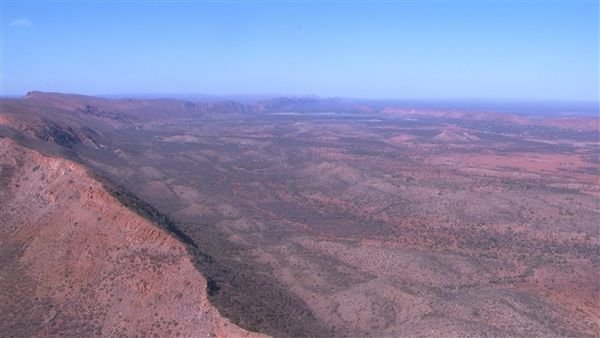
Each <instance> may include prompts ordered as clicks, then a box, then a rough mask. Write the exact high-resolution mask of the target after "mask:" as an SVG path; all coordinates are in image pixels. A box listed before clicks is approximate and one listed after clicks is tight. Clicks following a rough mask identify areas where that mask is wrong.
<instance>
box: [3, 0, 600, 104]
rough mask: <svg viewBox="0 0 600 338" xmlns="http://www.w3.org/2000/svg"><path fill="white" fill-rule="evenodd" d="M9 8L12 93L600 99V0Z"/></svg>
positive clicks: (6, 57)
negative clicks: (33, 91) (34, 91)
mask: <svg viewBox="0 0 600 338" xmlns="http://www.w3.org/2000/svg"><path fill="white" fill-rule="evenodd" d="M0 6H1V15H0V18H1V22H0V28H1V33H0V35H1V46H0V47H1V48H0V52H1V61H0V71H1V72H0V73H1V74H0V84H1V88H0V94H2V95H23V94H25V93H26V92H28V91H31V90H41V91H53V92H69V93H80V94H89V95H117V94H188V93H195V94H213V95H235V94H280V95H319V96H335V97H357V98H394V99H395V98H398V99H415V98H417V99H469V98H473V99H476V98H477V99H519V100H575V101H598V99H599V98H598V96H599V91H600V88H599V65H598V64H599V40H600V39H599V2H598V0H595V1H577V0H568V1H511V0H508V1H485V0H482V1H464V0H463V1H443V0H432V1H402V0H400V1H379V2H377V1H375V2H365V1H339V2H332V1H330V2H321V1H308V2H300V1H286V2H283V1H262V2H256V1H255V2H253V1H215V2H206V1H204V2H199V1H190V0H188V1H87V2H84V1H83V0H82V1H69V0H63V1H55V2H52V1H26V0H18V1H11V0H2V1H0Z"/></svg>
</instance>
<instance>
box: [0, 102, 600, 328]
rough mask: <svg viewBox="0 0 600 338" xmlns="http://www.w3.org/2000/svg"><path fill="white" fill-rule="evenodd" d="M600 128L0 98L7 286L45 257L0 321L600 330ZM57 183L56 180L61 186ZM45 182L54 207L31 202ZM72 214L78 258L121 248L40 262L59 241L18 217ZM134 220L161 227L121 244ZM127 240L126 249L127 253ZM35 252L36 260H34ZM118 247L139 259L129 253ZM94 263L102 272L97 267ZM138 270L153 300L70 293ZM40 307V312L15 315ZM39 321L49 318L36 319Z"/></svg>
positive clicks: (46, 224)
mask: <svg viewBox="0 0 600 338" xmlns="http://www.w3.org/2000/svg"><path fill="white" fill-rule="evenodd" d="M599 128H600V120H599V119H598V118H597V117H580V116H579V117H552V118H532V117H525V116H522V115H510V114H498V113H487V112H478V113H473V112H461V111H456V110H453V111H447V110H432V109H430V110H425V109H420V110H415V109H407V108H403V107H399V106H378V105H370V104H368V103H360V102H353V101H344V100H337V99H315V98H280V99H274V100H268V101H263V102H258V103H253V104H241V103H237V102H232V101H227V102H204V103H195V102H189V101H178V100H166V99H165V100H130V99H112V100H109V99H103V98H95V97H86V96H77V95H66V94H50V93H39V92H34V93H30V94H28V95H27V96H26V97H25V98H22V99H3V102H2V111H1V113H0V137H2V139H0V141H1V142H2V143H1V145H2V148H1V150H2V155H1V156H2V157H1V158H2V161H1V164H2V189H3V190H2V193H3V195H2V201H0V207H1V208H0V211H1V212H2V214H3V215H2V219H3V220H4V219H10V220H12V221H11V222H3V224H2V229H1V231H2V235H3V237H2V238H3V239H2V241H3V243H2V248H1V249H0V250H1V251H0V253H1V254H2V258H3V261H7V262H9V263H7V264H4V263H3V264H2V267H1V268H0V269H1V271H0V272H1V273H2V283H3V289H5V290H18V289H19V283H20V278H25V277H22V276H29V277H27V278H33V277H31V276H32V275H33V276H40V275H44V276H47V272H46V271H44V269H54V270H53V272H52V274H51V275H52V278H50V277H44V278H41V279H40V278H38V282H37V283H38V284H42V286H43V287H45V289H44V291H43V293H42V294H43V295H44V296H43V297H41V296H40V297H38V298H31V299H27V300H26V301H23V300H22V299H21V298H19V297H24V296H23V295H25V294H27V293H28V292H29V291H19V292H22V294H21V293H19V292H17V291H13V292H11V295H10V296H9V295H3V298H6V299H9V300H10V301H3V302H2V304H3V305H0V309H1V310H2V311H1V313H2V314H1V315H0V316H1V318H0V331H2V332H9V335H11V334H12V335H19V332H22V331H18V330H19V327H21V326H22V325H26V324H25V322H22V321H31V322H35V323H34V324H35V325H33V326H34V327H38V326H39V327H40V329H39V330H40V331H36V332H37V334H42V335H43V334H45V333H48V332H50V333H54V334H59V335H60V334H61V332H62V333H65V332H67V333H71V334H72V333H73V332H74V331H68V330H69V326H68V324H66V323H68V322H69V321H68V320H66V319H64V320H63V321H62V322H61V321H56V320H60V319H61V318H68V316H67V315H68V313H66V314H65V313H62V315H63V317H61V313H59V312H57V311H60V309H63V311H75V312H76V309H77V308H78V306H79V307H84V308H94V304H96V303H102V304H113V302H115V300H116V301H118V302H122V301H123V299H124V300H125V302H133V303H135V304H137V306H138V308H139V307H153V308H156V309H158V311H156V312H157V313H159V314H161V316H162V313H169V316H173V317H176V316H177V314H176V313H175V314H174V312H173V311H174V310H173V309H181V308H185V309H187V310H186V311H192V312H193V311H199V312H201V313H202V315H199V317H194V318H196V319H194V320H195V322H194V323H197V326H193V325H191V324H189V321H188V322H186V321H185V320H184V319H182V320H181V324H178V325H179V328H175V324H173V323H174V322H175V321H176V318H171V317H169V316H167V315H165V323H167V322H168V324H163V326H162V327H158V328H157V327H151V328H149V327H146V326H144V325H145V324H144V318H138V317H136V314H134V313H129V314H128V313H127V311H125V310H121V311H124V316H125V317H127V316H130V317H131V319H132V321H133V320H137V323H138V324H135V325H134V324H128V325H125V327H124V328H123V329H122V330H124V331H123V332H119V331H115V329H114V327H115V326H116V325H117V324H116V323H119V320H120V319H119V318H116V317H115V318H113V317H110V316H108V315H107V314H104V315H103V317H102V318H105V319H102V320H95V321H93V323H94V324H93V325H92V324H90V323H88V324H90V325H89V330H90V332H96V333H99V334H103V335H112V334H119V333H123V334H125V335H131V334H132V332H135V331H136V330H141V329H145V330H150V331H149V332H152V333H156V334H158V335H160V336H165V335H170V334H172V335H175V334H177V333H180V334H181V335H186V334H189V332H193V330H194V329H199V328H202V327H204V328H207V329H206V330H205V332H208V333H210V334H217V335H224V336H227V335H229V336H237V335H241V334H244V335H250V334H251V333H248V332H246V331H243V330H248V331H254V332H259V333H264V334H267V335H273V336H298V337H300V336H306V337H325V336H346V337H366V336H370V337H388V336H411V337H415V336H435V337H440V336H461V337H464V336H494V337H501V336H510V337H523V336H590V337H594V336H598V334H599V332H600V275H599V271H600V235H599V223H598V218H599V216H600V215H599V213H600V202H599V201H600V200H599V198H600V181H599V180H600V140H599V136H600V129H599ZM46 156H49V157H46ZM42 158H43V160H41V159H42ZM52 161H58V162H59V163H64V162H65V161H67V162H68V163H70V164H68V165H67V164H61V165H62V166H65V165H66V166H68V167H69V166H76V167H77V168H78V169H77V170H76V171H77V172H78V174H77V175H75V176H74V177H73V178H70V180H72V181H74V182H75V183H74V184H76V185H77V184H80V183H79V181H81V180H85V182H86V187H87V185H88V184H92V183H89V180H93V181H94V182H97V183H93V184H92V185H93V186H94V187H95V188H94V189H99V191H104V192H105V193H103V195H101V196H104V197H103V202H102V203H103V204H101V205H100V206H96V207H95V208H96V209H93V208H92V209H90V204H89V203H88V204H86V202H85V201H83V202H82V198H83V197H82V196H87V197H86V198H89V195H88V194H84V193H83V190H85V189H87V188H86V187H79V188H78V187H77V186H73V185H72V184H68V183H65V182H63V183H61V184H58V183H56V182H54V181H52V179H54V178H53V177H54V176H53V175H52V174H51V173H46V171H48V170H51V169H52V168H55V167H56V166H57V165H54V166H53V165H50V164H48V162H52ZM36 166H37V168H38V169H35V170H34V169H33V168H36ZM48 166H50V167H48ZM59 166H60V165H59ZM48 168H50V169H48ZM79 168H81V169H79ZM84 168H85V169H84ZM86 170H87V171H89V172H88V173H85V174H82V173H81V172H83V171H86ZM15 173H18V174H15ZM44 173H46V175H45V176H44V179H45V180H46V181H39V180H41V176H40V175H42V174H44ZM38 176H39V177H38ZM55 176H56V175H55ZM23 177H28V182H29V183H26V182H23V181H22V180H23ZM66 182H68V180H67V181H66ZM48 187H56V188H54V189H53V190H52V195H53V196H52V197H49V195H47V194H49V193H50V192H48V191H47V190H48V189H49V188H48ZM36 189H37V190H36ZM74 189H75V191H76V192H77V193H75V192H74ZM78 189H79V190H78ZM81 189H83V190H81ZM34 190H35V191H34ZM38 190H40V191H42V192H43V193H44V194H46V195H44V196H45V197H44V198H45V199H44V201H45V202H41V201H37V200H34V199H32V197H31V196H30V197H27V198H26V197H23V196H29V195H27V194H36V193H37V194H38V195H39V194H41V192H38ZM80 190H81V191H80ZM82 194H83V195H82ZM67 195H69V196H70V195H74V196H75V195H76V196H79V197H76V198H75V197H74V198H73V199H72V200H71V198H67V197H65V196H67ZM36 201H37V202H36ZM57 201H60V203H62V204H57V203H59V202H57ZM31 203H34V204H31ZM35 203H38V204H35ZM47 205H60V208H62V209H61V210H70V211H69V212H74V213H75V214H74V216H72V217H71V218H70V219H69V218H64V216H61V217H63V218H56V221H55V222H54V223H53V222H52V221H51V220H52V219H50V221H48V219H47V218H33V220H34V221H35V222H34V221H32V218H27V217H26V216H28V215H29V214H27V212H26V210H33V209H38V208H42V207H45V208H48V206H47ZM123 209H126V210H127V212H126V211H124V210H123ZM24 210H25V211H24ZM71 210H85V212H86V213H87V214H83V215H82V214H81V213H79V214H77V212H75V211H71ZM90 210H92V211H93V212H94V213H96V214H97V216H96V214H89V213H91V212H92V211H90ZM48 212H49V213H50V215H55V216H52V217H58V216H56V215H58V214H59V212H58V211H56V210H54V211H48ZM28 217H29V216H28ZM136 217H139V218H140V219H139V220H138V218H136ZM74 219H78V221H77V222H79V223H78V226H76V227H70V228H69V231H70V233H73V232H75V233H77V231H80V232H81V233H77V234H76V235H72V236H74V237H73V238H76V239H77V240H74V239H71V240H69V241H67V243H69V245H70V246H72V248H71V249H72V250H80V251H85V250H84V248H86V247H85V246H84V245H85V244H84V243H86V241H90V242H91V243H94V244H93V247H94V248H96V249H95V250H98V251H97V252H103V250H109V249H108V248H110V250H109V252H115V253H114V255H112V256H111V257H113V259H110V260H108V261H107V262H102V263H100V262H95V261H93V259H92V258H87V259H88V261H85V260H83V261H82V260H81V259H79V260H77V259H73V257H72V255H70V254H66V253H65V254H64V255H59V256H54V257H52V255H51V252H53V251H54V250H57V249H56V248H53V247H49V248H44V247H43V245H44V237H43V236H41V235H35V236H33V235H31V231H32V230H30V229H29V228H27V227H32V226H36V227H37V228H36V229H42V230H43V231H46V232H52V231H54V232H53V233H54V236H55V235H56V231H65V230H64V229H55V230H52V229H53V227H57V225H56V222H61V224H62V223H65V224H66V223H69V222H74ZM131 219H135V220H136V222H138V223H139V224H142V223H140V222H142V220H145V221H149V222H147V223H148V224H146V223H144V225H143V227H142V229H146V227H149V228H152V226H153V225H152V223H154V226H155V227H156V229H158V230H156V231H157V233H156V234H155V235H148V233H150V234H153V232H152V231H150V230H144V231H142V230H139V227H141V226H138V227H136V228H135V229H138V230H135V231H130V233H128V234H127V236H129V237H127V236H125V235H124V234H123V233H122V232H123V231H125V230H123V229H125V228H126V227H127V226H128V224H129V225H130V224H131V222H132V221H131ZM32 222H33V223H35V224H33V223H32ZM105 223H106V224H105ZM138 223H136V224H138ZM32 224H33V225H32ZM28 229H29V230H28ZM44 229H46V230H44ZM99 229H105V232H106V233H105V234H102V235H98V234H97V232H98V231H100V230H99ZM109 229H110V231H109ZM36 231H37V230H36ZM40 231H41V230H40ZM148 231H150V232H148ZM140 232H141V235H140V234H139V233H140ZM25 233H27V234H29V235H27V236H25V235H24V234H25ZM28 236H29V237H28ZM32 236H33V237H32ZM40 236H41V237H40ZM98 236H100V237H102V236H108V238H109V239H103V240H99V239H98V238H100V237H98ZM113 236H114V238H115V239H114V240H110V238H112V237H113ZM123 236H125V237H126V238H125V239H123ZM136 236H141V237H140V238H138V239H135V238H133V239H132V237H136ZM163 237H164V239H163ZM167 237H168V239H167ZM28 238H29V240H32V239H31V238H38V239H37V240H35V241H33V242H27V239H28ZM102 238H104V237H102ZM157 238H158V239H157ZM56 241H58V242H56ZM56 241H55V242H53V243H54V244H53V245H58V244H56V243H63V244H64V243H65V242H64V241H65V239H64V238H63V239H60V241H59V239H57V240H56ZM119 241H121V242H119ZM154 242H158V244H153V243H154ZM32 243H33V244H32ZM78 243H81V246H82V247H80V246H79V245H78ZM107 243H113V244H111V245H110V246H109V244H107ZM114 243H117V244H114ZM118 243H122V244H118ZM131 243H135V245H133V244H131ZM164 243H167V244H164ZM32 245H35V246H34V247H31V246H32ZM103 245H104V246H106V247H103ZM129 245H133V248H131V247H129ZM145 246H147V247H149V248H148V249H147V250H150V251H151V252H154V251H153V250H158V251H157V252H158V253H157V252H154V253H153V254H148V251H147V250H142V249H143V248H142V247H145ZM157 246H158V249H157ZM168 246H170V247H173V248H174V249H173V250H174V251H172V252H170V251H169V249H168V248H167V247H168ZM27 248H29V249H27ZM32 248H33V249H32ZM117 248H124V249H127V250H132V252H130V253H129V256H120V254H118V253H117V252H116V251H115V250H117ZM182 248H184V249H182ZM34 249H35V250H34ZM88 249H89V248H88ZM159 249H160V250H159ZM35 252H38V253H45V254H44V255H43V256H42V257H37V258H35V259H34V258H32V257H33V256H31V255H33V253H35ZM88 254H90V255H91V254H93V252H91V251H89V250H88ZM144 255H146V256H144ZM130 256H131V257H134V256H135V257H138V258H136V259H138V260H140V261H144V259H149V262H150V263H147V264H148V266H143V265H140V266H142V267H137V266H136V265H135V264H134V263H133V262H135V260H129V259H128V258H126V257H130ZM44 257H46V258H44ZM56 257H60V258H59V261H58V262H59V263H60V264H63V267H62V269H65V271H67V270H68V271H67V272H68V274H67V276H65V279H64V280H65V281H69V285H63V284H62V283H61V282H60V280H61V279H60V278H59V277H57V274H60V273H64V271H62V270H61V267H60V264H59V263H56V264H57V265H56V266H55V265H49V262H50V261H51V260H52V259H54V258H56ZM144 257H146V258H144ZM148 257H149V258H148ZM156 257H159V258H160V259H159V260H158V262H157V263H154V264H153V263H152V261H153V259H154V260H155V259H158V258H156ZM44 259H46V260H47V262H46V261H44ZM32 260H33V261H32ZM31 262H34V263H35V264H32V263H31ZM132 264H133V266H132ZM187 264H193V266H194V267H195V269H197V271H190V270H189V268H188V267H187ZM170 265H173V266H176V268H173V267H169V266H170ZM90 266H102V269H105V270H106V271H109V272H107V273H106V274H103V275H101V276H96V277H95V279H89V278H88V277H89V276H88V274H89V272H85V271H88V270H89V269H90ZM86 269H88V270H86ZM136 269H141V271H137V270H136ZM55 270H56V271H55ZM146 270H147V271H146ZM16 271H17V272H16ZM82 271H83V272H82ZM175 271H182V273H181V278H179V276H178V273H177V272H175ZM126 272H127V273H126ZM196 272H197V273H198V274H197V275H196V274H195V273H196ZM166 275H167V276H166ZM15 276H17V277H19V278H16V277H15ZM74 276H75V277H74ZM82 276H83V277H82ZM115 276H121V277H118V278H116V281H115ZM167 277H168V278H167ZM86 278H88V279H86ZM111 278H112V279H111ZM143 278H146V279H151V280H154V281H155V282H154V284H150V285H155V289H153V290H149V291H148V290H146V287H145V286H144V287H143V291H144V292H146V293H148V292H150V293H151V294H152V295H153V297H158V296H159V295H164V298H156V299H162V300H160V301H159V300H156V301H151V300H150V296H145V298H143V299H144V300H143V301H138V302H137V303H136V300H135V297H133V296H132V294H128V293H127V292H128V291H127V290H129V289H127V288H124V287H121V286H120V287H121V289H119V290H122V291H120V292H122V294H118V295H114V294H113V295H110V294H109V295H99V296H98V297H96V298H94V297H87V298H86V297H83V296H78V298H77V299H76V300H73V299H75V298H71V297H69V292H68V291H65V290H64V288H70V289H71V291H72V292H74V293H78V292H80V290H81V289H85V290H87V291H86V292H91V291H89V290H90V289H95V288H98V290H95V291H94V292H96V293H101V292H100V291H99V290H100V288H104V289H102V290H105V289H106V288H107V287H109V286H111V285H115V283H117V284H118V283H119V282H120V281H121V279H123V280H126V279H129V280H138V279H143ZM34 279H35V278H34ZM27 280H29V279H27ZM32 283H33V282H32ZM44 283H46V284H47V285H46V286H44V285H43V284H44ZM78 283H80V284H85V283H88V284H85V285H79V284H78ZM185 283H188V284H185ZM31 285H34V284H31ZM31 285H30V286H27V287H33V286H31ZM118 285H120V284H118ZM134 285H138V284H134ZM166 285H168V286H170V287H167V286H166ZM198 288H200V289H202V290H197V289H198ZM130 289H131V290H138V291H139V288H138V289H136V288H135V287H131V288H130ZM170 289H172V290H170ZM190 289H194V290H197V291H194V290H190ZM138 291H136V292H138ZM40 292H41V291H40ZM65 292H66V293H65ZM102 292H104V291H102ZM131 292H133V291H131ZM133 295H135V293H134V294H133ZM194 297H196V298H197V299H198V303H197V304H193V302H190V299H195V298H194ZM203 297H204V298H206V299H207V300H208V301H210V303H209V302H208V301H205V300H204V298H203ZM119 299H121V300H119ZM152 299H155V298H152ZM21 301H23V303H20V302H21ZM178 302H182V304H183V305H181V304H180V303H178ZM36 304H38V305H36ZM39 304H41V305H39ZM52 304H54V305H52ZM32 306H33V307H34V308H35V309H37V310H36V311H39V314H36V315H35V316H29V317H23V316H21V317H19V316H20V312H19V311H21V312H23V313H25V312H27V309H29V308H31V307H32ZM111 306H114V305H105V307H107V309H112V308H111ZM213 306H214V308H215V309H216V310H213ZM65 309H67V310H65ZM217 310H218V312H217ZM107 311H108V310H107ZM109 312H110V311H109ZM65 316H66V317H65ZM220 316H223V317H226V318H221V317H220ZM91 317H93V313H91V314H90V319H89V320H90V321H92V318H91ZM159 317H160V316H159ZM15 318H17V319H15ZM18 318H21V319H18ZM86 318H87V317H85V318H82V319H80V320H81V322H86V321H87V320H88V319H86ZM128 318H129V317H128ZM198 318H199V319H198ZM19 320H21V321H19ZM53 320H54V321H55V322H53ZM147 320H150V319H147ZM229 321H231V322H233V323H235V324H236V325H237V326H240V327H241V328H242V329H239V328H234V327H233V325H232V324H227V323H229ZM49 323H50V324H51V323H55V327H53V328H52V331H43V330H49V329H42V328H41V327H43V326H45V325H50V324H49ZM134 323H135V322H134ZM136 325H137V326H136ZM227 325H230V326H229V327H228V328H227V329H223V327H225V326H227ZM182 327H183V328H182ZM71 329H72V328H71ZM7 330H9V331H7ZM61 330H67V331H61ZM111 330H112V331H111ZM127 330H130V331H127ZM167 330H170V331H168V332H167ZM190 330H192V331H190ZM34 333H35V332H34ZM207 335H208V334H207Z"/></svg>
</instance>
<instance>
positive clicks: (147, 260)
mask: <svg viewBox="0 0 600 338" xmlns="http://www.w3.org/2000/svg"><path fill="white" fill-rule="evenodd" d="M0 185H1V189H0V215H1V217H0V218H1V219H2V222H1V223H0V238H1V239H2V240H1V241H2V243H1V245H0V281H1V282H0V283H1V285H2V287H0V296H1V301H0V332H2V333H3V335H6V336H48V335H58V336H79V337H83V336H91V335H102V336H120V335H125V336H132V335H134V334H139V335H142V336H153V335H158V336H162V337H165V336H196V337H198V336H219V337H227V336H233V337H255V336H258V335H257V334H254V333H249V332H247V331H244V330H242V329H240V328H238V327H237V326H235V325H233V324H231V323H230V322H229V321H228V320H227V319H225V318H223V317H221V316H220V314H219V313H218V311H217V310H216V309H215V308H214V307H213V306H212V305H211V304H210V303H209V301H208V299H207V294H206V279H205V278H204V277H203V276H202V275H201V274H200V273H199V272H198V270H196V268H195V267H194V265H193V263H192V260H191V258H190V256H189V255H188V252H187V248H186V247H185V245H184V244H183V243H181V242H179V241H178V240H177V239H175V238H174V237H173V236H172V235H171V234H169V233H167V232H166V231H165V230H163V229H160V228H158V227H157V226H155V225H154V224H152V223H151V222H150V221H149V220H147V219H145V218H143V217H141V216H140V215H138V214H136V213H135V212H133V211H131V210H129V209H128V208H126V207H124V206H123V205H121V204H120V203H119V202H118V201H117V200H116V199H115V197H113V196H112V195H111V194H110V193H109V192H107V190H105V188H104V187H103V185H102V184H101V183H100V182H98V181H97V180H95V179H94V178H93V177H92V176H91V175H89V174H88V172H87V171H86V170H85V169H84V168H83V167H82V166H80V165H79V164H76V163H74V162H71V161H68V160H65V159H60V158H52V157H46V156H44V155H41V154H40V153H38V152H36V151H33V150H30V149H27V148H24V147H22V146H20V145H17V144H16V143H15V142H13V141H11V140H8V139H0Z"/></svg>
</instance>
